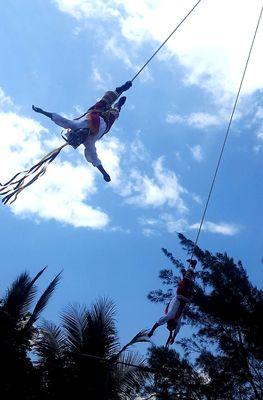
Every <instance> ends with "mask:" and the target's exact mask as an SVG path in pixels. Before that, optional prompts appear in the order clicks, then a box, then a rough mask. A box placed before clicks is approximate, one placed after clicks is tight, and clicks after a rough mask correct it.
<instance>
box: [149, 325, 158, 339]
mask: <svg viewBox="0 0 263 400" xmlns="http://www.w3.org/2000/svg"><path fill="white" fill-rule="evenodd" d="M158 326H159V324H158V322H155V324H154V325H153V327H152V329H151V330H150V332H149V333H148V336H149V337H152V335H153V334H154V331H155V330H156V329H157V328H158Z"/></svg>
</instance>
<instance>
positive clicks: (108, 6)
mask: <svg viewBox="0 0 263 400" xmlns="http://www.w3.org/2000/svg"><path fill="white" fill-rule="evenodd" d="M54 2H55V3H56V4H57V5H58V7H59V9H60V10H61V11H63V12H66V13H68V14H71V15H72V16H73V17H74V18H76V19H79V20H80V19H84V18H87V17H99V18H111V17H118V16H119V15H120V13H119V11H118V10H117V8H114V7H112V4H113V3H112V2H111V1H108V0H96V3H94V1H92V0H54Z"/></svg>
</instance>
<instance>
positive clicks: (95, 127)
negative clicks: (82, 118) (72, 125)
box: [86, 91, 119, 135]
mask: <svg viewBox="0 0 263 400" xmlns="http://www.w3.org/2000/svg"><path fill="white" fill-rule="evenodd" d="M118 96H119V94H118V93H117V92H112V91H109V92H106V93H105V95H104V96H103V97H102V99H101V100H99V101H97V103H95V104H94V105H93V106H92V107H90V108H89V110H88V112H87V114H86V118H87V120H88V121H89V126H90V130H91V133H93V134H95V135H96V134H97V133H98V131H99V126H100V118H99V117H101V118H103V119H104V121H105V123H106V130H105V132H104V134H105V133H108V132H109V130H110V128H111V127H112V125H113V124H114V122H115V120H116V119H117V118H118V117H119V110H118V109H117V108H112V107H111V106H112V104H113V103H114V101H115V100H117V98H118Z"/></svg>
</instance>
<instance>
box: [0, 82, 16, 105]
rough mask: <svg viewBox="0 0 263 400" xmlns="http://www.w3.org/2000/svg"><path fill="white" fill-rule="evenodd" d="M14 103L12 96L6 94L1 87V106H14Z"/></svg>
mask: <svg viewBox="0 0 263 400" xmlns="http://www.w3.org/2000/svg"><path fill="white" fill-rule="evenodd" d="M13 105H14V103H13V101H12V99H11V97H9V96H6V95H5V92H4V91H3V89H2V88H1V87H0V107H1V108H3V107H5V106H8V107H13Z"/></svg>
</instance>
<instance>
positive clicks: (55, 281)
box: [25, 272, 61, 329]
mask: <svg viewBox="0 0 263 400" xmlns="http://www.w3.org/2000/svg"><path fill="white" fill-rule="evenodd" d="M60 278H61V272H60V273H59V274H58V275H57V276H55V278H54V279H53V280H52V281H51V283H50V284H49V285H48V287H47V288H46V290H45V291H44V293H43V294H42V296H41V297H40V298H39V300H38V302H37V304H36V306H35V308H34V310H33V312H32V314H31V316H30V318H29V320H28V322H27V324H26V326H25V329H28V328H30V327H31V326H32V325H33V324H34V323H35V322H36V320H37V319H38V318H39V316H40V314H41V312H42V311H43V310H44V308H45V307H46V305H47V303H48V301H49V299H50V297H51V296H52V294H53V292H54V290H55V288H56V286H57V284H58V282H59V280H60Z"/></svg>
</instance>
